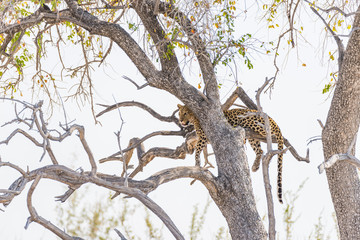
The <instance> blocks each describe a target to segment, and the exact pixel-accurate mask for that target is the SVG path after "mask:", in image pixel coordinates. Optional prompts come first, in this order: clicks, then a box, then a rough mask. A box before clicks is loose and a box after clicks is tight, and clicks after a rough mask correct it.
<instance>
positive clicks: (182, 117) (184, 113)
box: [178, 104, 284, 203]
mask: <svg viewBox="0 0 360 240" xmlns="http://www.w3.org/2000/svg"><path fill="white" fill-rule="evenodd" d="M178 108H179V121H180V124H181V125H183V126H187V125H188V124H189V123H192V124H193V125H194V127H195V131H196V134H197V136H198V141H197V144H196V152H195V162H196V165H197V166H200V153H201V152H202V150H203V149H204V147H206V145H207V144H208V141H207V138H206V135H205V133H204V131H203V130H202V128H201V125H200V123H199V121H198V120H197V118H196V117H195V115H194V114H193V112H192V111H191V110H190V109H189V108H188V107H186V106H182V105H180V104H178ZM224 115H225V118H226V119H227V121H228V123H229V124H230V125H231V126H233V127H237V126H241V127H243V128H249V129H251V130H252V131H254V132H256V133H258V134H260V135H261V136H264V137H265V136H266V132H265V128H264V124H265V121H264V119H263V118H262V117H260V116H259V115H258V114H257V111H256V110H253V109H247V108H236V109H231V110H226V111H224ZM269 122H270V130H271V135H274V136H275V137H276V140H277V143H278V149H279V150H282V149H283V147H284V139H283V136H282V134H281V131H280V128H279V126H278V125H277V124H276V122H275V121H274V120H273V119H272V118H270V117H269ZM248 140H249V143H250V145H251V147H252V149H253V150H254V152H255V153H256V158H255V161H254V164H253V166H252V170H253V171H254V172H255V171H257V170H258V169H259V166H260V161H261V158H262V155H263V150H262V149H261V145H260V142H259V141H258V140H255V139H248ZM282 159H283V154H282V153H279V154H278V177H277V188H278V189H277V190H278V198H279V201H280V202H281V203H282ZM205 161H206V163H205V165H206V164H210V163H209V162H208V161H207V159H205Z"/></svg>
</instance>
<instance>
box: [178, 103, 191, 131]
mask: <svg viewBox="0 0 360 240" xmlns="http://www.w3.org/2000/svg"><path fill="white" fill-rule="evenodd" d="M177 106H178V108H179V122H180V124H181V125H183V126H187V125H189V124H190V123H194V119H195V116H194V114H193V112H192V111H191V110H190V109H189V108H188V107H186V106H182V105H180V104H178V105H177Z"/></svg>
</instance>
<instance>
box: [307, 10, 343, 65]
mask: <svg viewBox="0 0 360 240" xmlns="http://www.w3.org/2000/svg"><path fill="white" fill-rule="evenodd" d="M310 9H311V11H313V12H314V13H315V14H316V15H317V16H318V17H319V18H320V19H321V21H322V22H323V23H324V25H325V27H326V28H327V30H329V32H330V33H331V35H332V36H333V38H334V40H335V42H336V44H337V47H338V51H339V57H338V64H339V69H340V67H341V65H342V62H343V59H344V55H345V48H344V44H343V43H342V41H341V39H340V38H339V36H338V35H336V34H335V33H334V31H333V30H332V29H331V27H330V26H329V24H327V22H326V21H325V19H324V18H323V17H322V16H321V15H320V13H319V12H318V11H316V9H315V8H313V7H310Z"/></svg>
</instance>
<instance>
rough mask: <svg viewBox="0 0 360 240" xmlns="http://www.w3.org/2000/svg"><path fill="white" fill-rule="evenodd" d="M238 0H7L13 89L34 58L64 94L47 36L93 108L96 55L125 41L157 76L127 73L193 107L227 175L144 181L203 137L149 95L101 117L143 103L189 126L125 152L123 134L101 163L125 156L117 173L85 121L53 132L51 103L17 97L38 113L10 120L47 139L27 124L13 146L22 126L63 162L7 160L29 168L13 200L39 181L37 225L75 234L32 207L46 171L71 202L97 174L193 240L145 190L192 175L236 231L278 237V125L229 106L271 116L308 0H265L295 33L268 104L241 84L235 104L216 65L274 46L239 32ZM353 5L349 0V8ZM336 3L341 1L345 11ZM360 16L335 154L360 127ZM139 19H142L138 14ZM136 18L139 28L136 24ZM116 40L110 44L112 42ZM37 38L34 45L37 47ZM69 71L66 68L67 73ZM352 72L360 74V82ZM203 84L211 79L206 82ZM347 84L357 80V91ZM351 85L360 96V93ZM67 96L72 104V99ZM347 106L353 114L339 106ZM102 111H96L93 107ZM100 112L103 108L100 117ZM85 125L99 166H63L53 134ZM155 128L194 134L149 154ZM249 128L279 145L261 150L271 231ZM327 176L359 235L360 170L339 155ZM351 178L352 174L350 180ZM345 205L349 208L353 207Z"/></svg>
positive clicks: (338, 92)
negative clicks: (259, 127) (47, 108)
mask: <svg viewBox="0 0 360 240" xmlns="http://www.w3.org/2000/svg"><path fill="white" fill-rule="evenodd" d="M235 3H236V2H235V1H229V2H227V1H221V0H220V1H214V2H203V1H200V2H197V1H195V2H193V1H189V2H187V1H183V2H174V1H169V2H166V1H165V2H162V1H153V2H152V1H142V0H140V1H131V2H119V1H109V2H106V1H95V2H88V1H72V0H64V1H51V9H50V10H49V7H45V6H46V5H44V2H43V1H40V2H36V1H32V2H23V1H15V2H14V3H13V2H10V1H3V2H2V5H1V8H2V13H0V19H1V21H2V22H1V25H0V34H1V39H0V40H1V44H2V45H1V48H0V54H1V57H2V58H1V60H2V66H1V72H0V75H1V83H2V88H3V89H4V93H5V94H8V95H11V97H16V94H17V93H18V92H20V93H21V83H22V81H24V80H25V75H26V77H27V76H28V75H27V74H28V73H27V72H26V70H25V66H27V65H28V64H29V62H31V61H32V60H33V61H34V62H35V68H34V70H35V71H34V72H33V73H32V74H33V77H32V82H33V85H34V89H35V90H38V89H44V92H45V93H47V94H48V95H49V99H50V100H51V101H55V100H56V97H54V96H56V94H57V85H56V81H55V78H54V76H53V74H52V73H51V72H50V71H48V70H46V66H45V64H44V60H45V59H46V58H45V56H46V54H47V53H48V52H49V51H50V50H48V47H49V46H48V45H49V43H52V44H54V46H55V47H56V48H57V50H58V53H59V61H60V62H61V65H62V68H63V71H66V72H67V73H68V74H69V75H70V77H73V78H74V77H79V78H80V81H79V83H78V84H77V88H76V90H75V92H74V93H73V94H74V95H75V96H83V97H88V99H90V102H91V105H92V107H93V106H94V103H93V92H94V88H93V84H94V81H93V80H92V78H91V70H92V67H93V65H94V64H103V63H104V61H105V60H106V57H107V56H108V55H109V53H110V51H111V49H112V48H113V47H115V46H117V47H119V48H121V49H122V50H123V51H124V52H125V53H126V55H127V56H128V58H129V59H130V60H131V61H132V63H133V64H134V65H135V66H136V68H137V69H138V70H139V72H140V73H141V75H142V76H143V77H144V79H145V81H146V83H145V85H142V86H140V87H139V86H138V85H136V84H135V83H134V82H133V80H131V79H129V78H127V77H125V79H127V80H128V81H131V82H133V83H134V84H135V85H136V86H137V87H138V88H139V89H141V88H143V87H147V86H149V87H153V88H157V89H162V90H165V91H166V92H168V93H170V94H171V95H173V96H175V97H176V98H177V99H179V100H180V101H181V102H183V103H184V104H185V105H187V106H188V107H189V108H190V109H191V110H192V111H193V112H194V114H195V115H196V117H197V118H198V119H199V121H200V124H201V126H202V128H203V130H204V132H205V134H206V136H207V138H208V140H209V142H210V143H211V146H212V149H213V152H214V155H215V159H216V167H217V175H214V174H212V173H211V172H210V171H209V170H208V169H206V168H202V167H198V166H195V167H177V168H172V169H165V170H162V171H159V172H158V173H157V174H154V175H152V176H151V177H149V178H147V179H144V180H140V181H136V180H134V179H133V177H134V176H135V175H136V174H137V173H138V172H139V171H142V170H143V168H144V167H145V166H146V164H147V163H149V162H150V161H151V160H153V159H154V158H155V157H167V158H171V159H179V158H184V157H185V155H186V154H187V153H192V152H193V150H194V141H196V136H194V134H192V135H191V134H187V135H186V133H187V132H188V131H191V129H189V128H183V127H181V126H180V125H179V123H178V120H177V118H176V117H175V112H174V114H173V115H172V116H170V117H164V116H161V115H159V114H158V113H156V112H155V111H154V110H152V109H151V108H149V107H148V106H146V105H144V104H142V103H138V102H122V103H117V104H115V105H113V106H105V107H106V109H105V110H104V111H102V112H100V113H99V114H97V116H96V117H100V116H101V115H102V114H104V113H106V112H108V111H111V110H114V109H117V108H119V107H122V106H135V107H140V108H142V109H144V110H146V111H148V112H149V113H150V114H152V115H153V116H154V117H156V118H158V119H160V120H162V121H166V122H174V123H175V124H177V125H178V126H179V127H180V131H166V132H165V131H161V132H156V133H152V134H149V135H148V136H145V137H144V138H142V139H136V138H134V139H132V140H131V141H130V143H129V146H128V147H127V148H126V149H122V148H121V144H120V133H118V141H119V146H120V150H119V151H118V152H116V153H114V154H113V155H111V156H109V157H107V158H104V159H102V160H101V161H100V162H105V161H109V160H114V159H115V160H121V161H123V163H124V171H123V175H122V176H121V177H118V176H112V175H108V174H103V173H100V172H98V171H97V164H96V162H95V159H94V156H93V154H92V151H91V149H90V147H89V146H88V144H87V141H86V138H85V134H84V128H83V127H82V126H80V125H76V124H72V125H71V124H70V123H68V122H66V123H65V124H63V125H62V130H61V131H62V132H59V131H58V132H57V133H56V134H54V133H53V131H52V129H49V128H48V127H47V126H48V125H47V122H46V120H45V118H44V115H43V111H42V105H43V102H41V101H40V102H38V103H36V104H29V103H25V102H23V101H19V100H13V101H17V102H20V103H21V104H22V105H23V107H24V109H23V110H22V112H25V113H28V114H29V115H28V117H22V116H19V115H18V114H17V116H16V119H15V120H14V121H11V122H9V123H8V124H11V123H14V122H20V123H22V124H25V126H28V127H30V128H31V129H33V128H34V129H35V130H36V131H37V132H38V133H39V134H40V137H41V141H38V140H37V139H36V138H34V137H33V136H32V135H30V134H29V133H27V132H26V131H24V130H22V129H16V130H14V131H13V132H12V133H11V134H10V135H9V137H8V138H7V139H5V140H4V141H2V142H0V143H8V142H9V141H10V140H11V138H12V137H13V136H14V135H16V134H18V133H20V134H22V135H24V136H25V137H26V138H28V139H30V140H31V141H32V142H33V143H34V144H35V145H36V146H39V147H42V148H43V149H44V155H45V154H47V155H48V156H49V157H50V159H51V161H52V165H48V166H45V167H42V168H38V169H35V170H33V171H30V172H26V171H24V170H23V169H21V168H19V167H18V166H16V165H14V164H12V163H8V162H1V163H0V166H8V167H11V168H14V169H16V170H17V171H19V173H21V175H22V177H20V178H19V179H18V180H16V181H15V182H14V183H13V184H12V185H11V186H10V187H9V190H6V191H3V195H1V196H0V202H1V203H4V204H9V203H10V202H11V200H12V199H13V198H14V197H15V196H16V195H17V194H18V193H19V192H21V191H22V190H23V189H24V188H25V185H26V184H27V183H29V182H31V181H33V182H32V184H31V187H30V190H29V191H28V198H27V204H28V209H29V212H30V216H31V217H30V218H29V221H28V223H30V222H37V223H39V224H41V225H43V226H44V227H46V228H47V229H49V230H51V231H53V232H54V233H55V234H57V235H58V236H59V237H61V238H63V239H73V237H71V236H69V235H68V234H67V233H66V232H64V231H62V230H61V229H60V228H58V227H56V226H55V225H53V224H51V223H49V222H48V221H46V219H44V218H42V217H41V216H39V215H38V214H37V212H36V210H35V209H34V207H33V205H32V193H33V191H34V190H35V188H36V186H37V184H38V183H39V181H41V179H42V178H50V179H53V180H56V181H59V182H62V183H65V184H67V185H68V186H69V190H68V191H67V192H66V193H65V194H64V195H62V196H60V197H59V200H60V201H66V199H67V198H68V197H69V196H70V195H71V194H72V193H73V192H74V191H76V189H77V188H79V187H80V186H81V185H83V184H85V183H93V184H96V185H98V186H102V187H106V188H108V189H110V190H113V191H114V192H116V194H115V196H117V195H118V194H120V193H124V194H127V195H129V196H132V197H135V198H137V199H139V200H140V201H141V202H142V203H143V204H144V205H145V206H146V207H148V208H149V209H150V210H152V211H153V212H155V213H156V214H157V215H158V216H159V217H160V218H161V219H162V220H163V221H164V223H165V225H166V226H167V227H168V228H169V230H170V231H171V232H172V233H173V235H174V236H175V238H177V239H183V236H182V235H181V233H180V232H179V230H178V229H177V228H176V226H175V225H174V224H173V222H172V221H171V219H170V218H169V217H168V216H167V215H166V213H165V212H164V211H163V210H162V209H161V208H160V207H159V206H158V205H157V204H156V203H154V202H153V201H152V200H151V199H150V198H149V197H147V196H146V194H147V193H149V192H150V191H153V190H155V189H156V188H157V187H158V186H159V185H160V184H162V183H165V182H169V181H172V180H174V179H178V178H185V177H190V178H193V179H195V180H198V181H200V182H201V183H202V184H203V185H204V186H205V187H206V188H207V189H208V191H209V194H210V196H211V197H212V199H213V200H214V202H215V203H216V205H217V206H218V207H219V209H220V211H221V213H222V214H223V215H224V217H225V219H226V221H227V223H228V226H229V229H230V234H231V236H232V239H265V238H266V236H267V235H269V238H270V239H275V219H274V217H273V200H272V194H271V187H270V183H269V180H268V171H267V170H268V164H269V161H270V159H271V157H272V156H273V155H274V154H276V153H278V152H276V151H273V150H272V149H271V144H270V143H271V136H270V134H268V137H267V139H264V138H261V136H258V135H256V134H255V133H254V132H252V131H250V130H249V129H246V131H244V130H243V129H241V128H232V127H231V126H230V125H229V124H228V123H227V122H226V120H225V118H224V116H223V112H222V111H223V110H225V109H227V108H229V107H230V106H231V105H233V103H234V101H235V100H236V99H237V98H238V97H239V98H240V99H241V100H242V101H243V103H244V104H245V105H246V106H247V107H249V108H253V109H258V110H259V114H261V115H262V116H263V117H264V119H267V117H266V114H265V113H264V112H263V111H262V108H261V105H260V94H261V92H262V91H263V90H264V88H265V87H266V86H267V84H269V83H270V81H271V80H272V82H271V83H272V85H271V86H273V83H274V81H275V80H274V79H276V78H275V77H276V76H277V74H278V72H279V68H278V67H277V56H278V51H279V46H280V42H281V40H282V39H283V38H284V36H286V34H290V38H289V43H291V45H293V46H295V37H294V33H295V34H296V33H297V31H296V28H294V22H295V15H296V13H297V9H298V6H299V4H300V0H299V1H296V2H294V1H277V0H276V1H270V4H269V5H264V6H266V7H264V8H268V6H270V7H269V8H268V9H269V11H268V14H269V17H268V18H267V20H268V21H269V19H270V20H271V21H273V19H275V17H276V16H275V15H276V14H277V12H280V11H286V13H287V15H286V17H287V19H288V24H289V30H286V31H285V32H283V33H281V34H279V35H278V37H279V38H278V41H277V45H275V51H274V62H275V67H276V72H275V77H274V78H269V79H268V80H267V81H266V82H265V84H264V85H263V86H262V87H260V88H259V91H258V94H257V96H256V100H257V104H255V103H254V102H252V101H251V99H250V98H249V97H248V96H247V95H246V93H245V92H244V91H243V89H242V88H241V87H238V88H237V90H236V91H235V92H234V94H233V95H231V96H230V97H229V98H228V101H226V102H225V103H224V104H222V103H221V102H220V96H219V87H221V86H220V84H219V82H218V79H217V78H218V77H217V71H220V70H221V68H222V67H221V65H224V66H225V67H228V66H229V64H230V63H232V62H234V61H235V60H238V59H242V60H243V61H244V62H245V64H246V66H247V67H249V68H252V67H253V66H252V63H251V61H250V59H249V57H248V53H247V49H250V48H256V49H264V50H262V51H264V52H267V51H270V50H268V49H271V47H268V45H266V44H265V43H262V41H259V42H260V44H259V46H256V45H255V43H252V42H251V41H250V40H252V39H251V34H244V35H242V36H240V37H236V36H235V34H234V28H235V27H234V26H235V25H234V24H235V17H234V14H235V11H236V7H235ZM354 5H355V4H354ZM39 6H41V7H39ZM346 6H347V3H346V4H344V6H342V7H346ZM335 10H340V8H339V9H335ZM315 11H316V10H315ZM355 15H356V17H355V20H354V24H353V26H352V28H353V31H352V32H351V33H352V34H351V36H350V39H349V43H348V46H347V49H346V50H344V48H341V45H340V44H339V45H338V46H339V56H340V57H339V59H340V61H339V66H340V71H339V79H338V80H337V82H336V86H335V92H334V98H333V102H332V106H331V109H330V111H329V117H328V121H327V123H326V125H325V128H324V131H323V142H324V155H325V158H326V159H329V158H330V157H331V156H333V155H335V154H340V153H344V152H345V151H346V150H347V149H348V147H349V146H350V143H351V142H352V140H353V139H354V135H355V133H356V132H357V129H358V125H359V123H358V119H359V116H358V113H357V112H356V109H358V106H357V105H356V104H358V103H359V101H358V100H357V98H356V96H358V95H359V94H357V92H356V91H357V87H356V82H355V80H356V79H358V78H357V76H356V73H357V72H356V67H357V66H358V65H356V64H355V65H354V59H355V60H356V61H357V59H356V57H357V54H354V53H357V52H358V49H359V47H358V44H359V40H358V39H357V37H358V36H357V35H358V31H357V26H358V25H359V18H358V14H355ZM132 17H134V18H136V20H135V23H134V20H133V19H132ZM332 20H334V19H332ZM326 24H327V25H326V26H328V27H330V25H329V23H326ZM275 26H276V25H269V28H275ZM125 27H127V28H128V30H125ZM330 29H331V27H330ZM67 31H68V32H67ZM133 33H139V35H140V38H142V39H143V40H144V42H145V44H144V45H143V46H142V45H141V44H140V43H139V41H138V39H136V38H135V36H134V34H133ZM334 38H335V39H337V38H338V36H336V35H335V34H334ZM31 40H32V41H31ZM62 42H66V43H73V44H74V46H76V47H78V48H80V49H81V52H82V54H83V59H84V64H82V65H79V66H76V67H66V65H67V64H66V62H64V61H63V60H62V49H61V47H62V46H63V45H62ZM105 45H107V46H108V48H105V47H104V46H105ZM113 45H115V46H113ZM265 45H266V46H265ZM29 46H33V51H34V52H33V53H32V52H31V51H32V49H31V48H30V47H29ZM270 46H271V43H270ZM342 54H344V58H342V56H343V55H342ZM194 59H195V60H196V62H197V64H198V65H197V67H198V69H199V73H200V74H199V75H200V76H201V80H202V81H201V83H200V84H198V86H196V85H197V84H196V83H195V84H194V82H192V81H191V80H190V79H189V77H188V76H187V74H186V71H184V70H183V69H184V68H189V67H190V66H191V65H190V60H194ZM356 61H355V62H356ZM25 73H26V74H25ZM64 75H65V74H64ZM61 77H63V72H62V74H61ZM351 79H354V80H351ZM351 81H354V83H352V82H351ZM202 84H203V86H201V85H202ZM346 87H348V88H349V89H346ZM197 88H198V89H197ZM200 89H202V91H200ZM351 89H353V91H351ZM349 92H351V93H352V94H354V97H352V96H353V95H351V94H349ZM344 94H345V95H346V96H347V97H348V98H343V97H342V95H344ZM59 99H60V98H59ZM343 100H346V103H350V102H351V103H352V104H349V105H348V106H346V105H344V103H343V102H341V101H343ZM58 101H60V102H61V100H58ZM339 106H340V107H339ZM339 110H341V111H343V112H339V113H338V112H336V111H339ZM93 112H94V115H95V111H94V109H93ZM344 113H347V114H349V113H351V114H352V115H350V116H347V117H346V119H345V117H344V116H345V114H344ZM96 117H95V116H94V118H95V119H96ZM120 118H121V115H120ZM96 121H97V120H96ZM342 121H350V122H342ZM265 122H267V121H265ZM339 124H340V125H341V126H343V127H347V126H352V128H351V129H350V128H347V129H342V128H339ZM266 126H267V127H268V125H267V124H265V127H266ZM75 130H76V131H77V132H78V133H79V140H80V142H81V144H82V146H83V148H84V150H85V151H86V153H87V155H88V160H89V163H90V165H91V171H89V172H80V173H79V172H77V171H75V170H73V169H71V168H68V167H66V166H62V165H60V164H61V162H59V161H58V160H57V158H56V156H55V154H54V153H53V150H52V147H51V142H53V141H59V142H61V141H62V140H63V139H65V138H67V137H68V136H70V135H71V134H72V132H74V131H75ZM336 131H339V132H341V134H342V135H341V136H342V138H339V137H338V136H339V134H336ZM268 132H269V131H268ZM285 134H286V133H285ZM156 135H179V136H185V135H186V142H185V143H184V144H182V145H181V146H179V147H178V148H176V149H167V148H152V149H149V150H148V151H145V149H144V147H143V145H142V144H143V142H144V141H145V140H146V139H148V138H150V137H152V136H156ZM245 136H246V137H249V136H251V137H252V138H257V139H259V140H262V141H267V142H268V152H267V154H266V155H265V156H264V158H263V159H262V160H263V165H262V166H263V175H264V182H265V188H266V193H267V195H266V196H267V199H268V214H269V234H267V232H266V230H265V227H264V225H263V223H262V221H261V219H260V217H259V214H258V212H257V209H256V204H255V199H254V194H253V190H252V187H251V180H250V173H249V167H248V163H247V158H246V154H245V150H244V138H245ZM337 143H338V144H337ZM285 145H286V146H287V147H288V148H289V151H291V153H292V154H293V155H294V156H295V157H296V158H297V159H298V160H300V161H308V157H306V158H301V157H300V156H299V155H298V154H297V153H296V151H295V149H294V148H293V147H292V146H291V144H290V143H289V142H288V141H287V140H286V141H285ZM341 146H342V147H341ZM135 149H137V153H138V158H139V165H138V166H137V167H136V168H135V170H134V171H133V172H132V173H130V175H128V174H127V171H128V167H129V166H128V163H129V161H130V158H131V157H132V153H133V151H134V150H135ZM326 166H327V165H326ZM327 175H328V179H329V184H330V189H331V192H332V197H333V202H334V206H335V209H336V211H337V218H338V222H339V226H340V234H341V237H342V238H348V239H356V238H359V229H358V228H356V226H358V225H359V224H358V223H359V221H360V220H359V215H360V214H359V212H354V209H359V208H358V207H357V206H358V201H359V200H358V199H356V196H359V193H358V190H360V189H359V188H360V187H359V179H358V175H357V172H356V169H355V168H354V167H352V166H349V165H348V164H346V163H340V164H336V165H335V167H333V168H329V169H328V170H327ZM344 175H346V176H348V177H347V178H342V176H344ZM339 185H340V186H341V188H340V190H341V191H344V192H341V194H340V195H339V192H338V191H340V190H336V189H337V188H338V186H339ZM115 196H114V197H115ZM344 196H346V197H344ZM344 210H347V211H345V212H344ZM349 219H351V220H349ZM119 235H121V233H119Z"/></svg>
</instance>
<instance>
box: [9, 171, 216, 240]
mask: <svg viewBox="0 0 360 240" xmlns="http://www.w3.org/2000/svg"><path fill="white" fill-rule="evenodd" d="M40 178H48V179H52V180H55V181H58V182H62V183H64V184H67V185H69V186H75V188H74V189H76V188H78V187H79V186H81V185H82V184H85V183H94V184H96V185H98V186H101V187H105V188H107V189H110V190H113V191H115V192H117V193H124V194H126V195H129V196H132V197H135V198H137V199H138V200H139V201H141V202H142V203H143V204H144V205H145V206H146V207H148V208H149V209H150V210H151V211H153V212H154V213H155V214H156V215H158V217H159V218H160V219H161V220H162V221H163V222H164V224H165V225H166V226H167V227H168V228H169V230H170V231H171V232H172V234H173V235H174V236H175V238H176V239H184V238H183V237H182V235H181V233H180V232H179V230H178V229H177V228H176V227H175V225H174V224H173V222H172V221H171V219H170V218H169V217H168V216H167V214H166V213H165V212H164V211H163V210H162V209H161V208H160V207H159V206H158V205H157V204H156V203H155V202H153V201H152V200H151V199H150V198H149V197H147V196H146V194H148V193H149V192H151V191H154V190H155V189H156V188H157V187H158V186H160V185H161V184H164V183H167V182H170V181H173V180H176V179H179V178H194V179H197V180H199V181H201V182H202V183H203V184H204V185H205V186H206V187H207V188H208V190H209V191H211V192H213V193H215V194H216V193H217V184H216V181H215V178H214V176H213V175H212V174H211V172H210V171H208V170H207V169H205V168H201V167H176V168H171V169H166V170H163V171H160V172H158V173H156V174H154V175H152V176H150V177H149V178H147V179H145V180H143V181H136V180H132V179H128V184H129V187H125V186H124V185H123V184H124V181H125V179H124V178H122V177H117V176H113V175H107V174H101V173H98V174H97V175H96V176H95V175H93V174H91V172H83V173H79V172H76V171H74V170H72V169H69V168H67V167H65V166H61V165H49V166H46V167H42V168H39V169H36V170H34V171H31V172H29V173H28V175H27V177H20V178H19V179H17V180H16V181H15V182H14V183H13V184H12V185H16V186H18V185H19V184H15V183H19V182H24V183H25V184H26V183H27V182H29V181H32V180H34V182H33V184H32V185H31V187H30V190H29V192H28V208H29V212H30V215H31V217H30V221H35V222H37V223H39V224H41V225H43V226H44V227H46V228H48V229H49V230H51V231H53V232H54V233H55V234H56V235H58V236H60V237H62V239H71V238H67V237H69V236H68V235H61V234H63V232H62V231H61V230H59V229H58V228H57V227H56V226H54V225H52V224H51V223H49V222H48V221H46V220H45V219H44V218H42V217H40V216H39V215H38V214H37V213H36V210H35V209H34V207H33V206H32V200H31V196H32V193H33V191H34V189H35V187H36V185H37V184H38V182H39V181H40ZM23 189H24V185H22V187H15V189H14V190H17V191H20V192H21V191H22V190H23Z"/></svg>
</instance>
